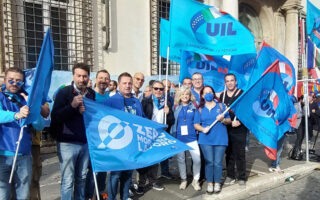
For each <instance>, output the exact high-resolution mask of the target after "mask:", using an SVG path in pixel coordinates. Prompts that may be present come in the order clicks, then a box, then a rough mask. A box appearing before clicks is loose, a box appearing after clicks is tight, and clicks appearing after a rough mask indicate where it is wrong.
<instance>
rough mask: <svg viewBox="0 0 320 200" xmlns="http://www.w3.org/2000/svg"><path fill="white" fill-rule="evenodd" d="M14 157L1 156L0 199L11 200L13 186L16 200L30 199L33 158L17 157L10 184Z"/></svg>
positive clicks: (26, 156) (29, 156) (27, 156)
mask: <svg viewBox="0 0 320 200" xmlns="http://www.w3.org/2000/svg"><path fill="white" fill-rule="evenodd" d="M13 159H14V156H3V155H0V199H1V200H10V195H11V185H13V189H14V192H15V197H16V199H28V198H29V190H30V183H31V172H32V156H31V155H22V156H18V157H17V162H16V167H15V170H14V174H13V178H12V184H9V178H10V173H11V168H12V164H13Z"/></svg>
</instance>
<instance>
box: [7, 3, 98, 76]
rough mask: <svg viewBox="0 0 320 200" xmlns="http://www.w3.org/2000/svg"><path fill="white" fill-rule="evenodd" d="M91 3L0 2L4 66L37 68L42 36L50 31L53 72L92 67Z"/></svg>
mask: <svg viewBox="0 0 320 200" xmlns="http://www.w3.org/2000/svg"><path fill="white" fill-rule="evenodd" d="M91 2H92V1H91V0H2V5H1V6H2V9H3V23H2V25H3V33H2V34H3V36H4V37H3V49H2V50H3V51H4V56H3V57H4V58H3V59H4V65H5V68H8V67H13V66H15V67H20V68H23V69H26V68H33V67H35V66H36V62H37V58H38V56H39V53H40V50H41V45H42V40H43V37H44V33H45V31H46V29H47V28H49V27H50V29H51V34H52V38H53V43H54V46H55V56H54V69H55V70H71V68H72V65H73V63H74V62H85V63H87V64H89V65H90V66H92V65H93V41H92V40H93V39H92V35H93V33H92V20H93V19H92V3H91Z"/></svg>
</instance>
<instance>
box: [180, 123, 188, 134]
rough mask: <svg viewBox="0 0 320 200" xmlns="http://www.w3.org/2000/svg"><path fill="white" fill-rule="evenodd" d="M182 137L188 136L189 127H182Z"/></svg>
mask: <svg viewBox="0 0 320 200" xmlns="http://www.w3.org/2000/svg"><path fill="white" fill-rule="evenodd" d="M181 135H188V126H187V125H184V126H181Z"/></svg>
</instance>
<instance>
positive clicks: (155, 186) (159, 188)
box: [152, 183, 164, 191]
mask: <svg viewBox="0 0 320 200" xmlns="http://www.w3.org/2000/svg"><path fill="white" fill-rule="evenodd" d="M152 189H154V190H158V191H161V190H164V187H163V186H162V185H160V184H157V183H154V184H152Z"/></svg>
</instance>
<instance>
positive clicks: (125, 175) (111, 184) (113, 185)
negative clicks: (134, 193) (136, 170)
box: [108, 170, 133, 200]
mask: <svg viewBox="0 0 320 200" xmlns="http://www.w3.org/2000/svg"><path fill="white" fill-rule="evenodd" d="M132 173H133V171H132V170H125V171H113V172H110V175H109V178H108V196H109V198H108V200H116V197H117V193H118V183H119V181H120V199H122V200H127V199H128V198H129V188H130V185H131V179H132Z"/></svg>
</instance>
